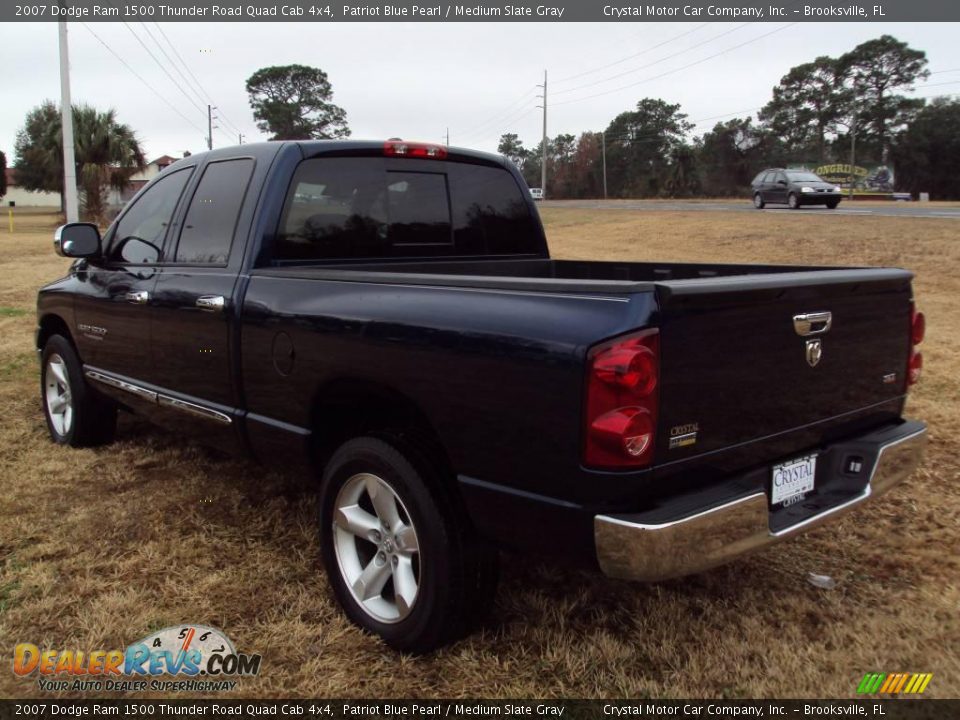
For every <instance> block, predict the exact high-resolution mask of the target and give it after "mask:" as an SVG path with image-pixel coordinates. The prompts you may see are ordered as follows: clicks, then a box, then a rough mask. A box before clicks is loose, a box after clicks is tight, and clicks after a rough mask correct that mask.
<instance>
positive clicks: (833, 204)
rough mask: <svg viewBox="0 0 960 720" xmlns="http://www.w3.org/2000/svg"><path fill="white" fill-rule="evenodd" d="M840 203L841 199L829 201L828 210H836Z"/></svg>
mask: <svg viewBox="0 0 960 720" xmlns="http://www.w3.org/2000/svg"><path fill="white" fill-rule="evenodd" d="M839 204H840V201H839V200H835V201H833V202H828V203H827V210H836V209H837V205H839Z"/></svg>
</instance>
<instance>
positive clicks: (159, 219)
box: [107, 168, 193, 261]
mask: <svg viewBox="0 0 960 720" xmlns="http://www.w3.org/2000/svg"><path fill="white" fill-rule="evenodd" d="M192 172H193V168H184V169H183V170H177V171H175V172H171V173H169V174H164V175H161V176H160V177H159V178H158V179H157V180H156V181H155V182H154V183H153V184H152V185H151V186H150V187H149V188H147V190H146V191H145V192H144V193H143V195H141V196H140V197H138V198H137V200H136V202H134V203H133V205H131V206H130V209H129V210H127V212H126V213H124V215H123V217H122V218H120V222H119V223H118V224H117V230H116V232H115V233H114V234H113V237H112V238H111V239H110V247H109V248H108V249H107V257H109V258H110V259H111V260H117V261H131V258H128V257H124V253H123V248H124V246H125V245H127V244H128V243H126V241H127V240H130V239H131V238H134V239H136V240H140V241H142V242H145V243H149V244H150V245H153V246H154V247H155V248H156V249H157V254H159V248H160V246H161V245H163V239H164V236H166V234H167V228H168V227H169V226H170V221H171V218H172V217H173V211H174V209H175V208H176V207H177V203H178V202H179V201H180V195H181V194H183V188H184V187H185V186H186V184H187V180H189V179H190V174H191V173H192ZM138 245H140V244H139V243H138ZM138 260H140V259H138Z"/></svg>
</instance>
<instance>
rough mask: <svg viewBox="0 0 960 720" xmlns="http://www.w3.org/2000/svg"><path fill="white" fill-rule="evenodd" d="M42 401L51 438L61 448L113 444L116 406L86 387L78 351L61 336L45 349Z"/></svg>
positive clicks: (42, 367) (50, 341) (115, 426)
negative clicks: (65, 446) (63, 446)
mask: <svg viewBox="0 0 960 720" xmlns="http://www.w3.org/2000/svg"><path fill="white" fill-rule="evenodd" d="M40 400H41V402H42V403H43V414H44V417H45V418H46V420H47V430H48V431H49V433H50V439H51V440H53V441H54V442H55V443H57V444H58V445H69V446H71V447H91V446H94V445H104V444H106V443H109V442H112V441H113V437H114V434H115V433H116V429H117V408H116V405H114V404H113V403H111V402H110V401H109V400H107V399H106V398H104V397H102V396H100V395H98V394H97V392H96V391H95V390H93V389H92V388H91V387H90V386H89V385H88V384H87V382H86V380H85V379H84V377H83V366H82V364H81V363H80V358H79V357H78V356H77V352H76V350H74V349H73V345H72V344H71V343H70V341H69V340H67V339H66V338H65V337H63V336H62V335H53V336H51V337H50V339H49V340H47V344H46V345H44V347H43V354H42V356H41V369H40Z"/></svg>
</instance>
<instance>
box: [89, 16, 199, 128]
mask: <svg viewBox="0 0 960 720" xmlns="http://www.w3.org/2000/svg"><path fill="white" fill-rule="evenodd" d="M80 24H81V25H83V27H85V28H86V29H87V32H89V33H90V34H91V35H93V37H95V38H96V39H97V42H99V43H100V44H101V45H103V46H104V47H105V48H106V49H107V50H108V51H110V54H111V55H113V56H114V57H115V58H116V59H117V60H119V61H120V63H121V64H122V65H123V66H124V67H125V68H126V69H127V70H129V71H130V72H131V73H133V75H134V76H135V77H136V78H137V79H138V80H139V81H140V82H142V83H143V84H144V86H145V87H146V88H147V89H148V90H150V92H152V93H153V94H154V95H156V96H157V97H158V98H160V99H161V100H163V102H165V103H166V104H167V105H169V106H170V109H171V110H173V111H174V112H175V113H176V114H177V115H179V116H180V117H182V118H183V119H184V120H185V121H186V122H187V123H188V124H189V125H190V126H192V127H193V128H194V129H196V130H198V131H200V132H201V133H202V132H203V129H202V128H200V127H199V126H198V125H196V124H195V123H194V122H193V121H192V120H191V119H190V118H188V117H187V116H186V115H184V114H183V113H182V112H180V110H179V109H178V108H177V106H176V105H174V104H173V103H172V102H170V101H169V100H167V98H165V97H164V96H163V95H161V94H160V93H159V92H158V91H157V90H156V88H154V87H153V86H152V85H151V84H150V83H148V82H147V81H146V80H144V79H143V77H142V76H141V75H140V73H138V72H137V71H136V70H134V69H133V68H132V67H130V65H129V64H128V63H127V61H126V60H124V59H123V57H122V56H121V55H120V54H119V53H117V52H116V51H115V50H114V49H113V48H112V47H110V46H109V45H108V44H107V43H105V42H104V41H103V39H102V38H101V37H100V36H99V35H97V34H96V33H95V32H94V31H93V30H91V29H90V26H89V25H87V23H85V22H83V21H80Z"/></svg>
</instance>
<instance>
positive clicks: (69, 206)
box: [57, 20, 80, 223]
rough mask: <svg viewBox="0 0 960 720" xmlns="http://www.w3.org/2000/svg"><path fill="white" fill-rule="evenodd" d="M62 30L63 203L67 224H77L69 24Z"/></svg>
mask: <svg viewBox="0 0 960 720" xmlns="http://www.w3.org/2000/svg"><path fill="white" fill-rule="evenodd" d="M57 25H59V30H60V123H61V127H62V132H61V135H63V201H64V210H65V211H66V215H67V222H68V223H72V222H77V220H79V219H80V212H79V208H78V205H79V203H78V202H77V161H76V157H75V156H74V149H73V105H72V104H71V101H70V51H69V48H68V47H67V23H66V22H65V21H63V20H61V21H59V22H58V23H57Z"/></svg>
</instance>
